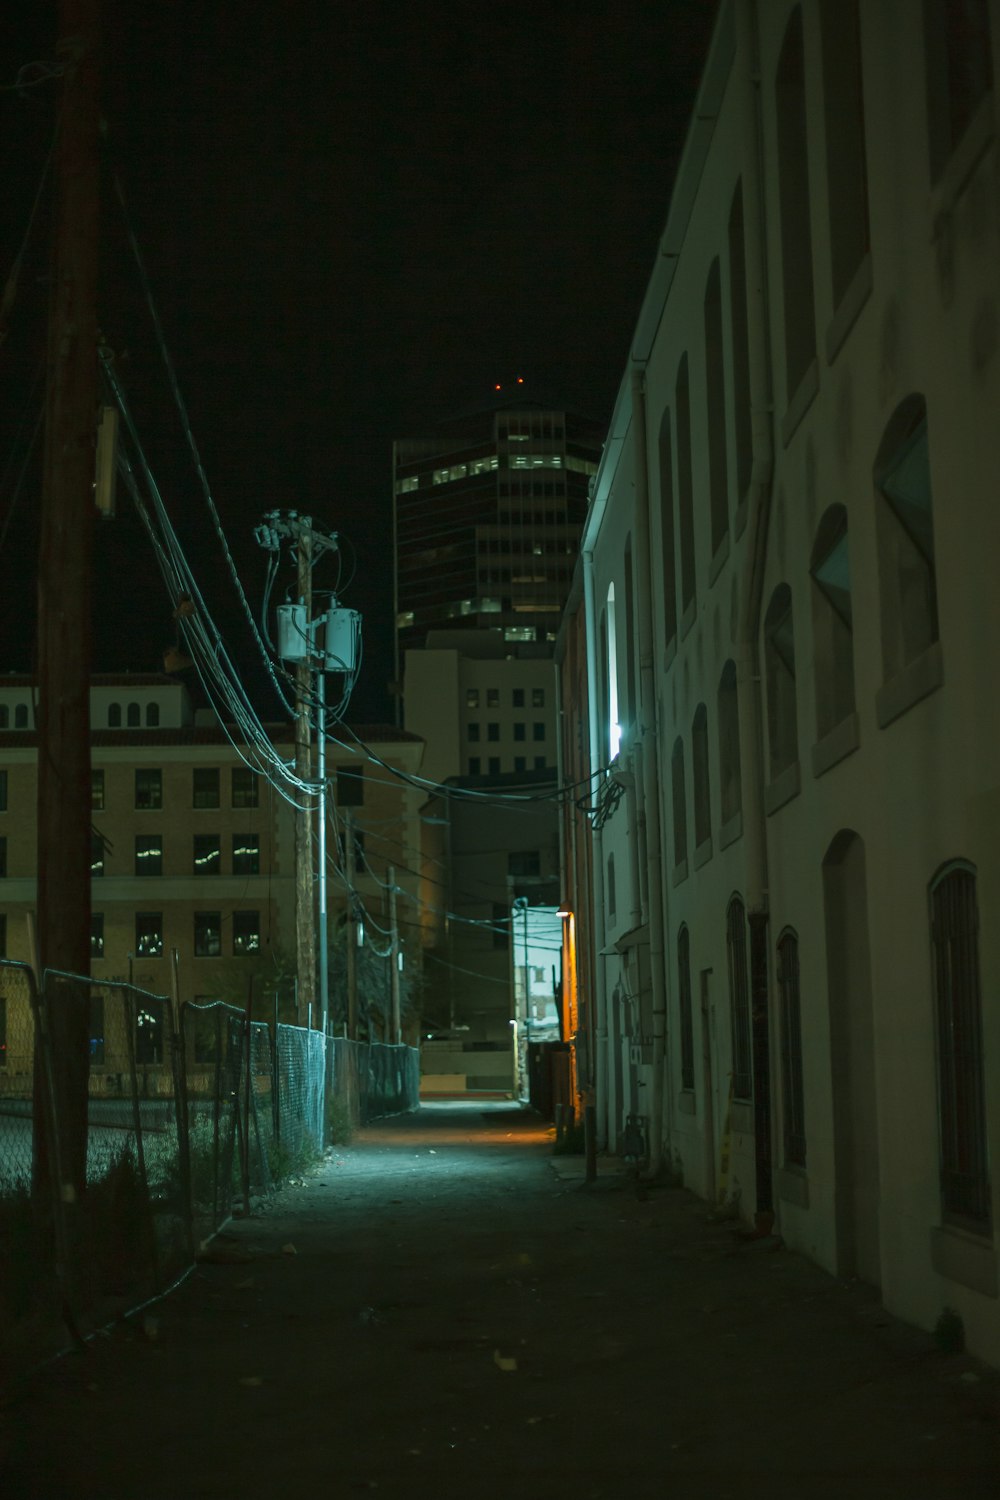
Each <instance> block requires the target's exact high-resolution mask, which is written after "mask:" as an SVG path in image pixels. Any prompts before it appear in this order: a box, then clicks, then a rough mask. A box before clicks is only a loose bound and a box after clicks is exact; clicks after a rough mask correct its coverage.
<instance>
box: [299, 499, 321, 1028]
mask: <svg viewBox="0 0 1000 1500" xmlns="http://www.w3.org/2000/svg"><path fill="white" fill-rule="evenodd" d="M298 523H299V524H298V527H297V536H296V549H297V550H296V557H297V561H298V602H299V604H300V605H303V606H304V608H305V622H306V623H305V629H306V636H307V647H306V651H305V654H304V655H303V657H302V660H301V661H298V662H297V663H296V666H295V708H296V717H295V774H296V775H297V776H298V778H299V780H300V781H305V782H308V783H310V784H311V783H312V719H311V712H312V708H311V698H312V650H311V647H312V632H311V630H310V624H309V622H310V620H311V618H312V517H311V516H300V517H299V518H298ZM301 795H302V796H303V797H304V798H305V799H306V806H305V807H304V808H302V809H300V810H299V811H298V812H297V813H296V816H295V950H296V952H295V958H296V968H297V969H298V975H299V1016H298V1022H299V1025H300V1026H302V1025H303V1024H304V1019H303V1018H304V1017H305V1016H306V1015H308V1009H307V1007H308V1005H309V1004H310V1003H311V1002H312V1000H313V998H314V996H315V993H316V917H315V912H316V906H315V901H314V896H313V827H312V824H313V808H312V798H311V796H309V794H307V793H305V792H303V793H302V794H301Z"/></svg>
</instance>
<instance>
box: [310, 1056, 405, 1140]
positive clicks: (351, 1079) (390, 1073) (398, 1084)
mask: <svg viewBox="0 0 1000 1500" xmlns="http://www.w3.org/2000/svg"><path fill="white" fill-rule="evenodd" d="M328 1047H329V1049H330V1059H329V1063H328V1086H329V1089H330V1095H331V1101H332V1102H331V1104H330V1105H329V1106H328V1113H329V1115H330V1118H331V1121H332V1122H333V1125H334V1129H335V1132H336V1134H337V1136H338V1138H341V1139H342V1138H344V1137H345V1136H346V1135H347V1134H348V1133H349V1132H350V1131H351V1130H353V1129H355V1128H356V1127H357V1126H359V1125H366V1124H367V1123H368V1122H369V1120H376V1119H379V1118H380V1117H381V1116H383V1115H392V1114H401V1113H404V1112H406V1111H407V1110H411V1109H417V1108H419V1105H420V1053H419V1052H418V1051H417V1049H416V1048H415V1047H393V1046H390V1045H388V1044H386V1043H384V1042H351V1041H348V1040H347V1038H346V1037H329V1038H328Z"/></svg>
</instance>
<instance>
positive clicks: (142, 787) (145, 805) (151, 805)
mask: <svg viewBox="0 0 1000 1500" xmlns="http://www.w3.org/2000/svg"><path fill="white" fill-rule="evenodd" d="M135 805H136V807H137V808H138V809H139V811H140V812H150V811H152V810H155V809H156V808H159V807H162V806H163V772H162V771H136V773H135Z"/></svg>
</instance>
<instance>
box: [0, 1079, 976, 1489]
mask: <svg viewBox="0 0 1000 1500" xmlns="http://www.w3.org/2000/svg"><path fill="white" fill-rule="evenodd" d="M203 1253H204V1258H203V1259H202V1260H201V1261H200V1262H199V1264H198V1266H197V1268H196V1269H195V1270H194V1271H193V1272H192V1273H191V1274H190V1275H189V1276H188V1277H187V1279H186V1280H185V1281H184V1282H183V1284H182V1285H180V1286H179V1287H178V1288H177V1289H176V1290H175V1291H174V1292H173V1293H172V1294H171V1295H169V1296H168V1297H166V1298H164V1299H162V1300H161V1301H159V1302H157V1303H155V1304H152V1305H150V1306H149V1307H148V1308H147V1309H145V1311H144V1312H141V1313H139V1314H137V1315H135V1316H133V1317H131V1318H129V1319H126V1320H124V1321H123V1322H122V1323H121V1324H119V1325H116V1327H115V1328H113V1329H111V1330H109V1331H108V1332H107V1333H105V1334H103V1335H99V1336H98V1337H96V1338H95V1339H93V1340H92V1341H91V1343H90V1344H89V1346H88V1349H87V1352H86V1353H84V1354H75V1355H69V1356H67V1357H65V1358H63V1359H61V1360H59V1361H57V1362H56V1363H55V1364H53V1365H50V1366H48V1367H47V1368H46V1369H45V1370H44V1371H42V1372H40V1373H39V1374H38V1375H36V1377H35V1378H34V1379H33V1380H32V1381H31V1382H30V1383H29V1384H28V1386H27V1387H26V1388H24V1389H22V1390H21V1391H19V1392H18V1393H17V1395H16V1398H15V1399H14V1400H12V1401H10V1402H8V1404H7V1405H6V1406H5V1408H4V1409H3V1412H2V1418H0V1420H2V1427H0V1494H3V1495H5V1496H6V1495H10V1496H16V1497H18V1500H56V1497H60V1500H61V1497H64V1496H72V1497H101V1500H161V1497H162V1500H167V1497H169V1500H189V1497H191V1500H194V1497H206V1500H208V1497H212V1500H228V1497H230V1496H232V1497H239V1500H256V1497H265V1496H266V1497H268V1500H272V1497H274V1496H276V1495H284V1494H296V1493H312V1492H313V1491H316V1492H318V1493H320V1494H322V1495H324V1496H326V1497H329V1496H334V1497H341V1496H344V1497H348V1496H354V1495H358V1494H377V1495H379V1496H392V1497H397V1496H398V1497H404V1496H405V1497H414V1496H418V1497H419V1496H425V1495H426V1496H434V1497H438V1500H452V1497H455V1500H457V1497H460V1496H461V1497H468V1496H475V1497H477V1500H493V1497H497V1500H499V1497H501V1496H503V1497H505V1500H510V1497H511V1496H513V1495H520V1496H522V1497H526V1500H550V1497H551V1500H556V1497H560V1500H562V1497H564V1496H567V1495H572V1496H573V1497H574V1500H612V1497H613V1500H618V1497H620V1496H629V1497H630V1500H634V1497H638V1500H645V1497H650V1500H652V1497H656V1500H661V1497H663V1496H668V1495H669V1496H670V1497H672V1500H702V1497H705V1500H708V1497H711V1500H727V1497H730V1500H746V1497H754V1500H756V1497H758V1496H759V1497H764V1496H767V1497H789V1500H790V1497H795V1500H806V1497H809V1500H814V1497H820V1500H825V1497H838V1500H840V1497H846V1496H851V1497H852V1500H853V1497H861V1500H866V1497H873V1500H875V1497H877V1500H886V1497H897V1496H898V1497H904V1496H905V1497H907V1500H943V1497H951V1496H956V1497H957V1496H962V1497H963V1500H976V1497H979V1496H984V1497H985V1496H990V1497H991V1500H994V1497H995V1496H996V1495H997V1494H998V1493H1000V1444H998V1429H1000V1376H998V1375H997V1373H996V1372H994V1371H991V1370H989V1369H986V1368H985V1367H983V1366H982V1365H979V1364H977V1363H976V1362H975V1361H973V1360H972V1359H970V1358H969V1357H967V1356H965V1355H963V1354H957V1353H947V1352H945V1351H943V1350H942V1349H940V1348H938V1347H937V1345H936V1344H935V1342H934V1340H933V1338H931V1337H929V1336H928V1335H926V1334H923V1333H920V1332H918V1331H917V1330H914V1329H912V1328H908V1327H907V1326H905V1325H903V1324H900V1323H898V1322H896V1321H895V1320H893V1319H891V1318H889V1317H888V1316H887V1315H886V1314H885V1312H884V1311H883V1309H882V1308H881V1306H880V1304H879V1301H878V1298H877V1296H876V1294H875V1293H873V1292H872V1291H871V1290H870V1289H867V1288H865V1287H862V1286H859V1285H857V1284H852V1283H841V1282H838V1281H837V1280H835V1279H834V1278H832V1277H830V1276H827V1275H826V1274H825V1273H824V1272H822V1271H820V1270H819V1269H818V1268H817V1267H815V1266H813V1265H812V1264H811V1263H809V1262H808V1261H806V1260H805V1259H803V1258H802V1257H801V1256H798V1255H796V1254H793V1253H791V1252H789V1251H788V1250H786V1249H784V1248H783V1247H782V1246H781V1244H780V1241H777V1240H767V1241H752V1240H747V1239H746V1238H744V1237H743V1236H742V1235H741V1234H740V1232H739V1226H737V1225H734V1224H732V1223H727V1222H714V1221H713V1220H712V1219H711V1217H710V1215H709V1213H708V1209H707V1206H706V1205H705V1204H704V1203H703V1202H701V1201H700V1200H698V1199H697V1198H695V1197H694V1196H692V1195H691V1194H689V1193H687V1192H686V1191H684V1190H683V1189H678V1188H675V1187H660V1186H649V1185H645V1184H643V1183H641V1182H639V1181H637V1180H635V1179H634V1178H633V1177H630V1176H629V1175H627V1174H626V1173H624V1172H623V1171H622V1170H621V1168H620V1166H619V1164H618V1163H616V1162H614V1161H607V1162H605V1163H603V1166H602V1171H601V1174H600V1175H599V1177H598V1179H597V1181H596V1182H595V1183H593V1184H591V1185H590V1186H586V1185H585V1184H584V1183H583V1163H582V1160H581V1159H580V1158H578V1157H557V1156H554V1155H553V1142H552V1135H551V1132H550V1131H549V1130H548V1128H547V1127H546V1126H545V1125H544V1123H543V1122H542V1121H540V1120H539V1119H538V1118H537V1117H536V1116H534V1115H533V1114H531V1113H530V1112H528V1111H522V1110H518V1109H516V1108H513V1107H512V1106H510V1105H503V1104H487V1103H483V1102H480V1103H478V1104H476V1103H473V1104H466V1103H443V1102H442V1103H437V1104H434V1105H433V1106H429V1107H425V1108H423V1109H421V1110H420V1111H419V1112H418V1113H416V1114H414V1115H410V1116H404V1117H400V1118H397V1119H393V1120H388V1121H385V1122H382V1123H380V1124H378V1125H376V1126H374V1127H371V1128H369V1129H367V1130H365V1131H364V1132H362V1133H361V1134H360V1135H359V1136H358V1137H357V1138H356V1140H355V1141H354V1142H352V1144H351V1145H349V1146H345V1147H338V1148H336V1149H334V1150H333V1151H331V1152H330V1153H329V1154H328V1155H327V1157H326V1158H325V1159H324V1160H323V1161H322V1162H321V1163H320V1164H318V1165H317V1166H316V1167H315V1168H313V1169H311V1170H310V1171H308V1172H307V1173H304V1174H303V1175H302V1176H301V1177H298V1178H296V1179H294V1180H293V1181H292V1182H291V1183H289V1184H288V1185H286V1186H285V1187H284V1188H283V1189H282V1190H281V1192H279V1193H277V1194H275V1195H274V1196H273V1197H272V1198H270V1199H268V1200H267V1201H266V1203H265V1204H264V1205H263V1206H262V1209H261V1211H260V1212H258V1213H255V1214H254V1215H253V1216H251V1217H250V1218H247V1219H243V1220H236V1221H233V1222H231V1223H230V1224H229V1225H228V1226H227V1227H226V1229H225V1230H224V1232H223V1233H222V1234H221V1235H219V1236H218V1237H217V1238H216V1239H215V1240H214V1241H212V1242H211V1244H209V1245H206V1246H205V1248H204V1252H203Z"/></svg>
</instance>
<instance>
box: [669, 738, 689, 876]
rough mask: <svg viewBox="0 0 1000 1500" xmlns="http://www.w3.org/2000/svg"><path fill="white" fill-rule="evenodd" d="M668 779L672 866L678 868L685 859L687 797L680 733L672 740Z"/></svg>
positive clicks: (682, 745)
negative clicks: (672, 836)
mask: <svg viewBox="0 0 1000 1500" xmlns="http://www.w3.org/2000/svg"><path fill="white" fill-rule="evenodd" d="M670 781H671V791H672V795H673V809H674V868H675V870H679V869H680V868H681V866H682V865H684V864H685V863H686V861H687V798H686V796H685V792H684V741H683V740H682V739H681V737H680V735H678V736H677V738H676V739H675V740H674V749H673V754H672V755H671V757H670Z"/></svg>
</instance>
